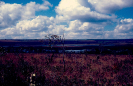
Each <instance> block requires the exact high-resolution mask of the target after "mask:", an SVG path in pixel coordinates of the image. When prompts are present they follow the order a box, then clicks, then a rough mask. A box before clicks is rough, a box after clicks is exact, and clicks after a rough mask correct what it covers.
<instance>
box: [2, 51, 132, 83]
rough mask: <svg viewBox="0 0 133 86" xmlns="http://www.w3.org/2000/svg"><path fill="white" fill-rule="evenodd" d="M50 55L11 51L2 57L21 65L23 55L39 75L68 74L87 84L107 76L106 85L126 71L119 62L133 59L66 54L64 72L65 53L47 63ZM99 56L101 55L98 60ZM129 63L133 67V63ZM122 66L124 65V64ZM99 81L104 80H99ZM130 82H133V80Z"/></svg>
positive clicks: (54, 75)
mask: <svg viewBox="0 0 133 86" xmlns="http://www.w3.org/2000/svg"><path fill="white" fill-rule="evenodd" d="M48 55H50V56H51V55H52V54H43V53H39V54H35V53H20V54H19V55H15V54H14V53H9V54H8V55H6V56H3V57H1V60H2V64H6V61H11V60H12V61H13V63H14V64H16V65H17V66H18V67H19V65H18V62H19V59H20V58H22V57H23V59H24V61H25V62H28V63H29V64H30V66H33V67H34V68H35V70H34V72H35V73H36V75H37V76H40V72H41V74H44V75H45V76H46V78H48V79H51V78H54V79H55V78H56V77H57V76H60V77H61V78H64V77H65V76H67V78H68V79H72V78H74V77H75V76H76V77H77V79H83V80H84V81H85V84H87V81H88V80H89V78H92V79H93V81H96V80H97V79H98V78H99V79H103V78H106V79H107V82H105V83H104V85H108V80H112V82H111V84H114V83H118V82H119V80H118V79H116V77H117V76H118V75H119V74H123V73H124V72H121V70H122V67H120V68H119V67H118V65H117V63H120V61H124V60H126V59H128V60H131V59H133V56H132V55H130V56H129V55H116V56H114V55H95V54H88V55H87V57H86V55H85V54H65V69H66V71H65V72H64V71H63V66H64V64H63V54H60V55H59V54H55V55H54V56H55V57H53V61H52V62H50V63H48V64H46V62H47V61H48ZM97 56H99V57H100V58H99V59H98V60H97ZM127 64H128V63H127ZM128 65H129V66H131V67H133V64H128ZM122 66H124V64H122ZM114 70H115V71H117V73H115V72H114ZM132 72H133V69H131V70H129V71H128V73H130V75H131V76H133V74H132ZM115 80H116V81H115ZM98 83H103V82H102V81H100V80H99V81H98ZM122 83H124V82H122ZM129 83H130V84H132V83H131V82H129Z"/></svg>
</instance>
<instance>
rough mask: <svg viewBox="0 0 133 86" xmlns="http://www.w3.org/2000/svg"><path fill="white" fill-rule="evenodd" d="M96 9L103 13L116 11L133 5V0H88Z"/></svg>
mask: <svg viewBox="0 0 133 86" xmlns="http://www.w3.org/2000/svg"><path fill="white" fill-rule="evenodd" d="M88 2H89V3H91V4H92V6H93V7H94V8H95V10H96V11H98V12H101V13H114V12H115V11H117V10H120V9H122V8H126V7H133V0H88Z"/></svg>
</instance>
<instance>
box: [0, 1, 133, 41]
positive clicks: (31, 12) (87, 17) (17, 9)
mask: <svg viewBox="0 0 133 86" xmlns="http://www.w3.org/2000/svg"><path fill="white" fill-rule="evenodd" d="M48 34H54V35H59V36H63V34H64V37H65V39H133V0H1V1H0V39H45V36H46V35H48Z"/></svg>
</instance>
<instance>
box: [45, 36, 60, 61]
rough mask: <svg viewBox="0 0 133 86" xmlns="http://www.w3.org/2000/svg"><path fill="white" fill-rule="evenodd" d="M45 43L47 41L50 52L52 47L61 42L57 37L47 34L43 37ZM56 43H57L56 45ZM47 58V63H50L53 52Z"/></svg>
mask: <svg viewBox="0 0 133 86" xmlns="http://www.w3.org/2000/svg"><path fill="white" fill-rule="evenodd" d="M45 38H46V41H48V44H49V47H50V50H51V51H52V49H53V46H54V45H56V44H57V43H59V42H61V37H60V36H58V35H52V34H48V35H46V36H45ZM56 42H57V43H56ZM48 57H49V62H52V60H53V57H54V52H53V53H52V55H51V56H50V55H48Z"/></svg>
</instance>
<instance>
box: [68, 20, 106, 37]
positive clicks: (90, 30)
mask: <svg viewBox="0 0 133 86" xmlns="http://www.w3.org/2000/svg"><path fill="white" fill-rule="evenodd" d="M103 30H104V27H103V25H101V24H93V23H89V22H81V21H79V20H74V21H71V22H70V23H69V27H68V28H66V29H65V33H66V34H65V35H66V38H77V39H83V38H88V39H89V38H90V39H96V38H103V35H104V32H103Z"/></svg>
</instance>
